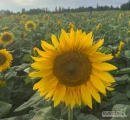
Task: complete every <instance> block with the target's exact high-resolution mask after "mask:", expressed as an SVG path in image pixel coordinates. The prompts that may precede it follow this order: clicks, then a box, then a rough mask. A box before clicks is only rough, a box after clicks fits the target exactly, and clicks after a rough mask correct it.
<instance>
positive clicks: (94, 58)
mask: <svg viewBox="0 0 130 120" xmlns="http://www.w3.org/2000/svg"><path fill="white" fill-rule="evenodd" d="M88 57H89V59H90V61H91V62H103V61H107V60H110V59H112V58H113V56H112V54H103V53H100V52H96V53H94V54H92V55H89V56H88Z"/></svg>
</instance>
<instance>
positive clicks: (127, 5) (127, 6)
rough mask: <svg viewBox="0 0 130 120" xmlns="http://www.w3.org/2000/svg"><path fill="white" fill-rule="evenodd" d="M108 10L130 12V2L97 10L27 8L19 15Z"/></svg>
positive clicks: (7, 11) (87, 8) (92, 8)
mask: <svg viewBox="0 0 130 120" xmlns="http://www.w3.org/2000/svg"><path fill="white" fill-rule="evenodd" d="M108 10H130V0H129V2H127V3H124V4H122V5H121V6H120V7H113V6H112V5H111V6H107V5H105V6H100V5H98V4H97V6H96V8H94V7H92V6H90V7H84V6H81V7H78V8H70V7H68V8H64V7H61V6H59V7H57V6H56V7H55V9H54V10H53V11H50V10H49V9H48V8H36V9H30V10H25V8H23V9H22V11H21V12H17V13H22V14H39V13H65V12H87V11H90V12H91V11H108ZM0 13H1V14H6V15H10V14H12V13H13V12H12V11H9V10H1V11H0Z"/></svg>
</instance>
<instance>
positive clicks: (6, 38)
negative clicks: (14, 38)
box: [2, 34, 11, 42]
mask: <svg viewBox="0 0 130 120" xmlns="http://www.w3.org/2000/svg"><path fill="white" fill-rule="evenodd" d="M2 40H3V41H5V42H8V41H10V40H11V36H10V35H8V34H6V35H4V36H3V37H2Z"/></svg>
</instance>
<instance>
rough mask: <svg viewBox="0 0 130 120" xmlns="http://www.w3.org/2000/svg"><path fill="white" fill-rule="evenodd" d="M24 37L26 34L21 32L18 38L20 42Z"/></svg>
mask: <svg viewBox="0 0 130 120" xmlns="http://www.w3.org/2000/svg"><path fill="white" fill-rule="evenodd" d="M25 36H26V34H25V33H24V32H21V34H20V38H21V39H22V40H24V38H25Z"/></svg>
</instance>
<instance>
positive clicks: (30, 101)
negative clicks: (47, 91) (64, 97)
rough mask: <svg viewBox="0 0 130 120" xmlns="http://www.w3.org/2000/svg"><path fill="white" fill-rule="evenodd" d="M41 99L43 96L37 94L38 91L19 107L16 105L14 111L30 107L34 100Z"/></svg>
mask: <svg viewBox="0 0 130 120" xmlns="http://www.w3.org/2000/svg"><path fill="white" fill-rule="evenodd" d="M41 99H43V97H40V96H39V93H35V94H34V95H33V96H32V97H31V98H30V99H29V100H28V101H27V102H25V103H24V104H22V105H21V106H20V107H18V108H17V109H15V112H18V111H22V110H24V109H27V108H28V107H30V106H31V105H33V104H35V103H36V102H38V101H40V100H41Z"/></svg>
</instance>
